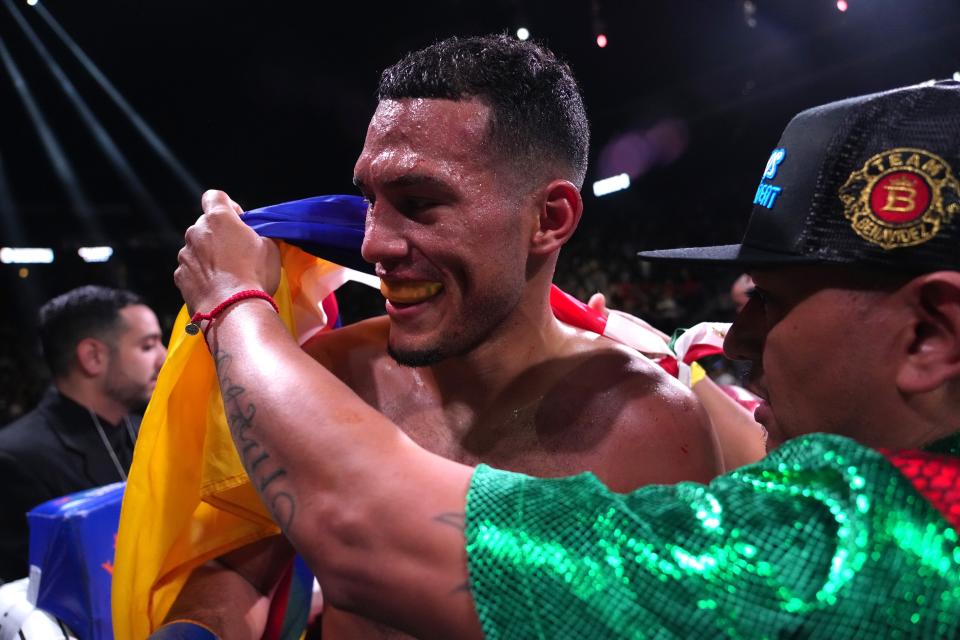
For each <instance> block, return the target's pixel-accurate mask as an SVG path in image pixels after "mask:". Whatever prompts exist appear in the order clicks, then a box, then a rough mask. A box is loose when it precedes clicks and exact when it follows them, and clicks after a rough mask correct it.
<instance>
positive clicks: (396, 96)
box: [167, 36, 721, 640]
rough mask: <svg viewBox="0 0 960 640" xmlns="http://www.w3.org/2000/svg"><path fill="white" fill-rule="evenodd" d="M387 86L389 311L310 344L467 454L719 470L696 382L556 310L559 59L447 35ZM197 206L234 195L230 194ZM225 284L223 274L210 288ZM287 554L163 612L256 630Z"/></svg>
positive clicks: (380, 137) (564, 198)
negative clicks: (692, 388) (689, 385)
mask: <svg viewBox="0 0 960 640" xmlns="http://www.w3.org/2000/svg"><path fill="white" fill-rule="evenodd" d="M379 99H380V102H379V105H378V107H377V110H376V112H375V113H374V116H373V119H372V120H371V122H370V126H369V128H368V131H367V137H366V142H365V144H364V148H363V151H362V153H361V155H360V158H359V159H358V160H357V163H356V167H355V169H354V176H355V182H356V184H357V186H358V187H359V189H360V191H361V192H362V193H363V195H364V196H365V197H366V198H367V199H368V200H369V201H370V208H369V212H368V215H367V227H366V235H365V239H364V244H363V249H362V253H363V256H364V258H365V259H366V260H368V261H370V262H372V263H375V264H376V271H377V274H378V275H379V276H380V277H381V278H382V280H383V283H384V285H383V292H384V295H385V297H386V299H387V302H386V310H387V316H386V317H382V318H375V319H372V320H368V321H365V322H361V323H358V324H356V325H353V326H349V327H346V328H344V329H341V330H338V331H336V332H333V333H330V334H326V335H323V336H321V337H319V338H318V339H315V340H314V341H313V342H312V343H310V345H309V346H308V350H309V351H310V352H311V354H312V355H313V356H314V357H315V358H317V359H318V360H320V361H321V362H322V363H324V364H325V365H326V366H328V367H329V368H330V369H331V370H332V371H334V373H335V374H336V375H337V376H338V377H339V378H340V379H341V380H343V381H344V382H345V383H346V384H348V385H349V386H350V387H351V388H352V389H354V390H355V391H356V392H357V393H358V394H359V395H360V396H361V397H362V398H363V399H364V400H365V401H366V402H367V403H369V404H370V405H371V406H373V407H375V408H377V409H379V410H380V411H382V412H383V413H384V414H386V415H387V416H388V417H389V418H390V419H391V420H392V421H394V422H395V423H397V424H398V425H400V427H401V428H403V429H404V430H405V431H406V433H407V435H408V436H409V437H410V438H411V439H412V440H413V441H415V442H416V443H418V444H419V445H421V446H422V447H424V448H426V449H427V450H429V451H431V452H434V453H437V454H440V455H442V456H445V457H447V458H449V459H452V460H456V461H459V462H462V463H467V464H471V465H473V464H477V463H479V462H484V463H487V464H490V465H493V466H496V467H501V468H504V469H509V470H514V471H521V472H525V473H529V474H532V475H537V476H548V477H555V476H562V475H568V474H572V473H577V472H580V471H585V470H590V471H593V472H594V473H596V475H597V476H598V477H599V478H600V479H601V480H603V481H604V482H605V483H606V484H607V485H608V486H610V487H611V488H612V489H614V490H617V491H624V492H625V491H629V490H631V489H633V488H636V487H638V486H641V485H644V484H650V483H674V482H677V481H681V480H698V481H701V482H703V481H707V480H709V479H711V478H712V477H714V476H715V475H717V474H718V473H719V472H720V471H721V468H720V464H721V463H720V459H719V456H718V453H717V447H716V442H715V437H714V434H713V432H712V429H711V427H710V426H709V422H708V421H707V419H706V418H705V415H704V413H703V412H702V410H701V409H700V408H699V407H698V405H697V403H696V401H695V400H694V399H693V398H692V396H691V394H690V393H689V392H688V391H687V390H686V389H685V388H683V387H682V386H681V385H679V384H678V383H677V382H676V381H674V380H672V379H671V378H669V377H668V376H666V375H665V374H664V373H663V372H662V371H660V370H659V369H658V368H657V367H656V366H655V365H652V364H651V363H650V362H649V361H647V360H645V359H643V358H641V357H638V356H637V355H636V354H635V353H634V352H631V351H630V350H628V349H625V348H621V347H618V346H616V345H614V344H613V343H611V342H609V341H606V340H605V339H598V338H596V337H595V336H592V335H587V334H585V333H584V332H581V331H577V330H573V329H571V328H570V327H567V326H565V325H563V324H561V323H560V322H558V321H557V320H556V319H554V317H553V315H552V312H551V309H550V305H549V299H548V298H549V296H548V293H549V287H550V283H551V280H552V277H553V272H554V268H555V265H556V260H557V255H558V252H559V250H560V247H561V246H562V245H563V244H564V243H565V242H566V241H567V240H568V239H569V237H570V236H571V234H572V233H573V232H574V230H575V228H576V226H577V224H578V222H579V219H580V215H581V212H582V201H581V198H580V193H579V188H580V186H581V185H582V183H583V179H584V174H585V170H586V162H587V141H588V130H587V126H588V125H587V120H586V116H585V114H584V111H583V105H582V100H581V97H580V95H579V91H578V89H577V87H576V83H575V81H574V79H573V78H572V77H571V75H570V71H569V69H568V68H567V67H566V65H564V64H563V63H561V62H558V61H557V60H556V58H555V57H554V56H553V54H552V53H550V52H549V51H547V50H545V49H543V48H542V47H540V46H538V45H535V44H532V43H529V42H518V41H515V40H513V39H511V38H508V37H496V36H495V37H485V38H469V39H455V38H452V39H450V40H446V41H443V42H441V43H438V44H436V45H433V46H431V47H429V48H427V49H424V50H422V51H419V52H416V53H413V54H411V55H410V56H408V57H407V58H405V59H404V60H402V61H401V62H400V63H398V64H397V65H395V66H394V67H392V68H390V69H388V70H387V71H386V72H384V74H383V77H382V79H381V84H380V89H379ZM203 206H204V211H205V212H207V213H212V214H215V215H218V216H223V215H226V216H232V215H235V213H234V212H235V211H238V210H239V207H236V206H235V205H234V204H233V203H232V202H231V201H230V200H229V198H228V197H227V196H226V195H225V194H223V193H222V192H208V193H207V194H206V195H205V197H204V201H203ZM208 232H210V229H209V228H207V229H205V230H203V231H199V230H197V229H194V231H192V232H190V233H189V234H188V237H189V235H191V234H192V235H194V236H197V234H201V235H202V234H204V233H208ZM238 259H242V257H240V256H238ZM223 293H224V292H223V291H220V290H217V288H216V287H214V286H213V285H211V291H210V294H209V302H211V303H212V304H213V305H215V304H217V303H218V302H220V300H219V299H218V300H216V301H214V300H213V298H217V297H218V296H221V295H222V294H223ZM227 295H229V294H227ZM205 302H206V301H205ZM200 306H202V305H200ZM226 313H230V311H229V310H228V311H227V312H226ZM212 347H215V345H212ZM303 419H304V420H310V419H311V417H310V416H307V415H305V416H303ZM345 428H346V426H345ZM290 553H291V551H290V550H289V546H288V545H287V543H286V541H285V540H284V539H283V538H280V537H278V538H274V539H272V540H268V541H262V542H260V543H258V544H256V545H253V546H251V547H248V548H245V549H241V550H239V551H237V552H234V553H233V554H229V555H228V556H226V557H224V558H223V559H222V560H221V562H219V563H212V564H211V565H208V566H206V567H203V568H201V569H199V570H198V571H196V572H195V573H194V575H193V576H192V577H191V579H190V581H189V582H188V584H187V586H186V587H185V588H184V590H183V591H182V592H181V596H180V598H179V600H178V601H177V603H176V604H175V605H174V607H173V609H172V610H171V612H170V615H169V616H168V618H167V619H168V621H172V620H177V619H184V618H188V619H191V620H195V621H198V622H200V623H203V624H204V625H206V626H208V627H209V628H210V629H212V630H213V631H215V632H217V633H218V634H220V635H221V636H222V637H224V638H230V639H231V640H232V639H234V638H244V637H251V638H257V637H260V635H261V634H262V629H263V624H264V618H265V611H266V608H267V602H268V598H269V595H270V592H271V589H272V588H273V585H274V584H275V582H276V579H277V577H278V575H279V573H280V571H279V568H282V566H283V564H284V561H285V560H286V559H287V558H288V557H289V554H290ZM227 567H230V568H231V569H232V570H233V571H231V570H229V569H227ZM372 569H373V568H372ZM234 571H235V572H234ZM238 573H239V574H241V575H243V576H245V577H246V579H247V581H242V580H240V581H238V576H237V574H238ZM319 580H320V582H321V585H322V584H323V576H319ZM238 612H244V613H245V614H246V615H245V616H240V615H237V614H238ZM362 615H363V611H353V612H347V611H342V610H337V609H333V608H329V607H328V608H327V610H326V611H325V612H324V616H323V618H324V621H323V626H324V629H323V633H324V638H327V639H330V638H332V639H334V640H336V639H337V638H361V637H397V636H398V635H399V634H397V633H396V632H393V631H390V630H389V629H387V628H386V627H382V626H380V625H374V624H373V623H371V622H369V621H367V620H365V619H363V618H362V617H360V616H362Z"/></svg>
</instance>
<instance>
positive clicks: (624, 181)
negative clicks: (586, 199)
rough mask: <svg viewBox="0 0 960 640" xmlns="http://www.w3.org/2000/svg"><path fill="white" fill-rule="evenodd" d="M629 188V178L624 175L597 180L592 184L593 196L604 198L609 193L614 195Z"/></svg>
mask: <svg viewBox="0 0 960 640" xmlns="http://www.w3.org/2000/svg"><path fill="white" fill-rule="evenodd" d="M629 188H630V176H629V175H627V174H626V173H621V174H619V175H616V176H611V177H609V178H604V179H603V180H597V181H596V182H594V183H593V195H595V196H597V197H598V198H599V197H600V196H605V195H607V194H609V193H614V192H615V191H623V190H624V189H629Z"/></svg>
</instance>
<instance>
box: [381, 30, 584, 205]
mask: <svg viewBox="0 0 960 640" xmlns="http://www.w3.org/2000/svg"><path fill="white" fill-rule="evenodd" d="M377 98H378V99H379V100H400V99H403V98H441V99H447V100H463V99H469V98H478V99H480V100H482V101H484V102H486V103H487V104H488V105H489V106H490V108H491V111H492V113H491V118H490V131H489V136H490V140H491V141H492V142H493V145H494V148H495V149H496V150H497V151H498V152H500V153H501V154H502V155H503V156H504V157H507V158H510V159H512V160H514V161H515V162H518V163H523V164H524V165H527V166H533V167H544V166H550V165H554V166H556V165H557V164H559V165H560V166H561V167H563V168H566V169H569V171H570V178H571V181H572V182H574V183H576V185H577V186H578V187H580V186H582V185H583V179H584V177H585V176H586V173H587V152H588V150H589V146H590V125H589V123H588V122H587V114H586V111H585V110H584V108H583V98H582V97H581V96H580V88H579V87H578V86H577V81H576V80H575V79H574V77H573V73H572V72H571V71H570V67H568V66H567V64H566V63H564V62H562V61H561V60H559V59H558V58H557V56H556V55H555V54H554V53H553V52H552V51H550V50H549V49H547V48H546V47H545V46H543V45H541V44H538V43H536V42H532V41H520V40H516V39H515V38H512V37H510V36H506V35H488V36H474V37H469V38H458V37H452V38H447V39H446V40H442V41H440V42H437V43H436V44H433V45H431V46H429V47H427V48H425V49H421V50H419V51H414V52H413V53H409V54H407V55H406V57H404V58H403V59H402V60H401V61H400V62H398V63H397V64H395V65H393V66H392V67H390V68H388V69H386V70H385V71H384V72H383V75H382V76H381V77H380V87H379V89H378V90H377Z"/></svg>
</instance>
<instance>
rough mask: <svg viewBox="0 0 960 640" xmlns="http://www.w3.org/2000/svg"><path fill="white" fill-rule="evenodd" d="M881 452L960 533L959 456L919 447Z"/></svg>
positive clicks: (882, 450)
mask: <svg viewBox="0 0 960 640" xmlns="http://www.w3.org/2000/svg"><path fill="white" fill-rule="evenodd" d="M880 453H882V454H883V456H884V457H886V459H887V460H889V461H890V464H892V465H893V466H894V467H896V468H897V470H898V471H900V473H901V474H903V476H904V477H905V478H907V479H908V480H909V481H910V483H911V484H913V486H914V488H915V489H916V490H917V491H918V492H919V493H920V495H922V496H923V497H924V498H925V499H926V500H927V502H929V503H930V504H931V505H933V507H934V508H935V509H936V510H937V511H939V512H940V513H941V514H942V515H943V517H944V519H946V521H947V522H949V523H950V525H951V526H952V527H953V528H954V529H956V530H957V532H958V533H960V458H958V457H956V456H950V455H943V454H937V453H927V452H926V451H916V450H904V451H890V450H884V449H881V450H880Z"/></svg>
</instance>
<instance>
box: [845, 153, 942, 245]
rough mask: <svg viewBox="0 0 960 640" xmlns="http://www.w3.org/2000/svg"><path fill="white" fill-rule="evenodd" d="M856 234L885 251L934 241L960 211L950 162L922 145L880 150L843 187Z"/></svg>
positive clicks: (849, 215)
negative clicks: (920, 146) (925, 149)
mask: <svg viewBox="0 0 960 640" xmlns="http://www.w3.org/2000/svg"><path fill="white" fill-rule="evenodd" d="M840 201H841V202H843V207H844V215H845V216H846V218H847V219H848V220H850V225H851V227H853V230H854V231H855V232H856V234H857V235H858V236H860V237H861V238H863V239H864V240H866V241H867V242H871V243H873V244H876V245H879V246H881V247H883V248H884V249H895V248H897V247H911V246H914V245H918V244H922V243H924V242H926V241H927V240H930V239H931V238H933V237H934V236H936V235H937V233H939V232H940V226H941V225H943V224H948V223H949V222H950V221H951V219H952V218H953V216H954V215H956V214H957V212H960V183H958V182H957V179H956V178H954V177H953V173H952V172H951V170H950V165H949V164H947V163H946V161H945V160H944V159H943V158H941V157H939V156H936V155H934V154H932V153H930V152H928V151H924V150H923V149H909V148H901V149H891V150H889V151H884V152H883V153H878V154H877V155H875V156H873V157H872V158H870V159H869V160H867V161H866V163H864V165H863V168H862V169H860V170H859V171H854V172H853V173H851V174H850V177H849V178H847V181H846V182H845V183H844V185H843V186H842V187H840Z"/></svg>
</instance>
